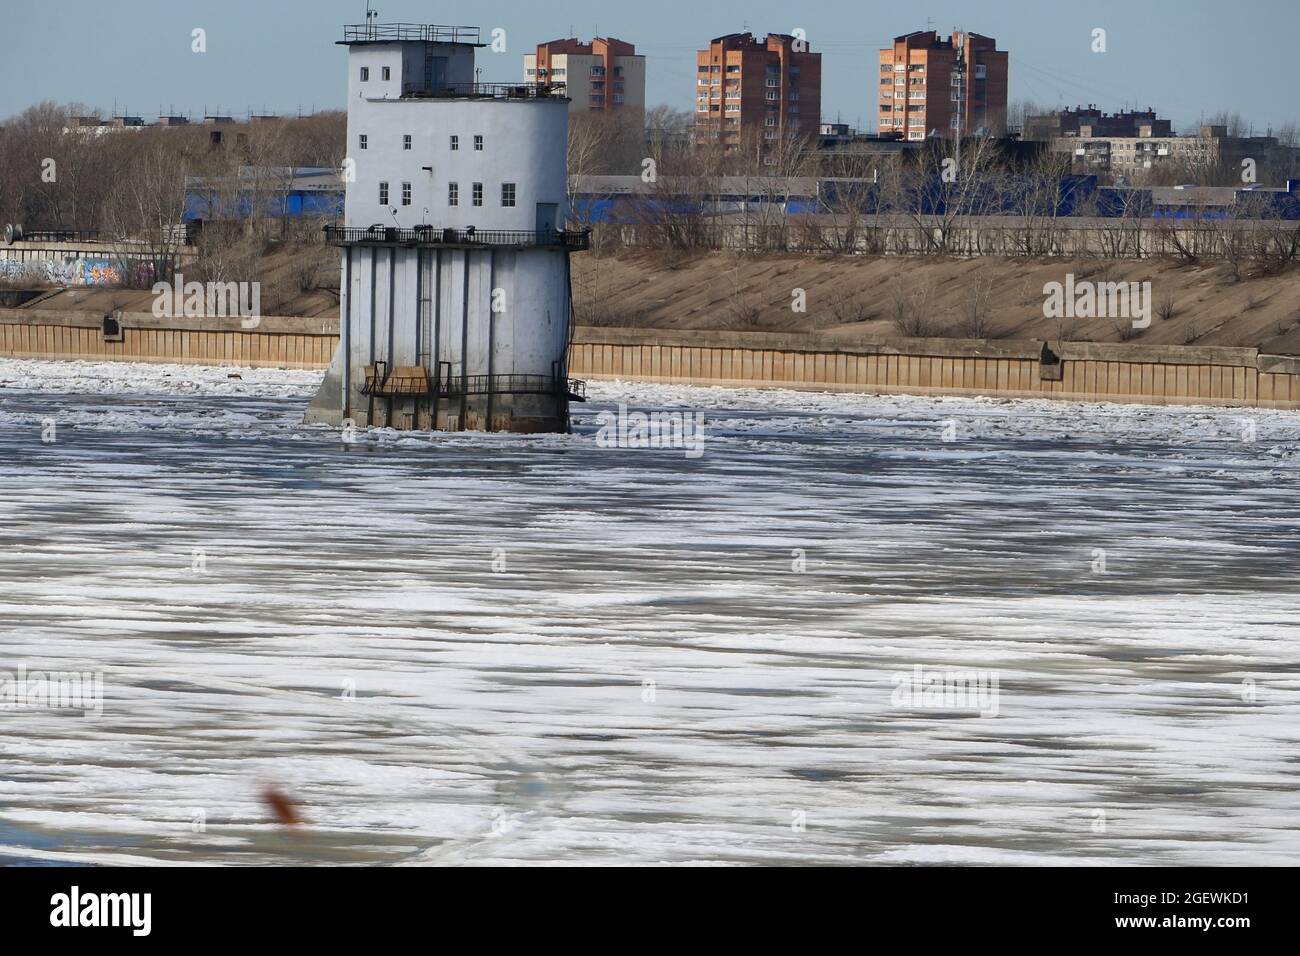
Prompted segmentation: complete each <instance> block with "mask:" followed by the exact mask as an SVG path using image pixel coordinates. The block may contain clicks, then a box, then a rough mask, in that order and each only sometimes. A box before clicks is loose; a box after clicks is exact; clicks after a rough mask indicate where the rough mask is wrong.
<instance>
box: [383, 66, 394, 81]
mask: <svg viewBox="0 0 1300 956" xmlns="http://www.w3.org/2000/svg"><path fill="white" fill-rule="evenodd" d="M381 74H382V78H383V79H385V80H391V79H392V78H393V71H392V70H390V69H389V68H388V67H384V68H383V70H382V71H381Z"/></svg>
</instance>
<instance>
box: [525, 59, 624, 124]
mask: <svg viewBox="0 0 1300 956" xmlns="http://www.w3.org/2000/svg"><path fill="white" fill-rule="evenodd" d="M524 80H525V81H526V82H528V83H548V84H550V85H551V86H554V87H557V88H558V92H560V93H562V94H563V95H565V96H568V97H569V101H570V104H571V105H570V107H569V108H570V110H574V111H576V110H599V111H601V112H605V113H615V112H617V113H620V114H623V115H626V117H627V119H628V122H629V123H632V124H635V125H636V126H637V127H638V128H640V127H643V126H644V125H645V57H644V56H639V55H638V54H637V52H636V47H635V46H634V45H633V44H631V43H626V42H624V41H623V40H615V39H613V38H612V37H596V38H595V39H594V40H592V41H591V42H590V43H583V42H581V41H580V40H551V41H550V42H549V43H539V44H537V52H536V53H526V54H524Z"/></svg>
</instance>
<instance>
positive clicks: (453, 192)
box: [447, 183, 460, 206]
mask: <svg viewBox="0 0 1300 956" xmlns="http://www.w3.org/2000/svg"><path fill="white" fill-rule="evenodd" d="M447 205H448V206H459V205H460V183H448V184H447Z"/></svg>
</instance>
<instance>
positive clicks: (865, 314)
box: [830, 291, 875, 325]
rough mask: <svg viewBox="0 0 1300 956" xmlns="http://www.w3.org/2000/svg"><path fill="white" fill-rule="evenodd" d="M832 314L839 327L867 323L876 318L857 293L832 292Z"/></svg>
mask: <svg viewBox="0 0 1300 956" xmlns="http://www.w3.org/2000/svg"><path fill="white" fill-rule="evenodd" d="M830 312H831V315H832V316H834V318H835V322H836V323H837V324H839V325H852V324H854V323H857V322H866V321H868V320H870V319H871V318H873V317H874V316H875V312H874V311H873V310H872V309H871V308H869V307H868V305H867V303H866V301H865V300H864V299H863V298H862V296H861V295H860V294H858V293H855V292H840V291H835V292H832V293H831V304H830Z"/></svg>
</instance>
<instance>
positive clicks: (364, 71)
mask: <svg viewBox="0 0 1300 956" xmlns="http://www.w3.org/2000/svg"><path fill="white" fill-rule="evenodd" d="M369 81H370V67H368V66H363V67H362V68H361V82H362V83H368V82H369Z"/></svg>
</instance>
